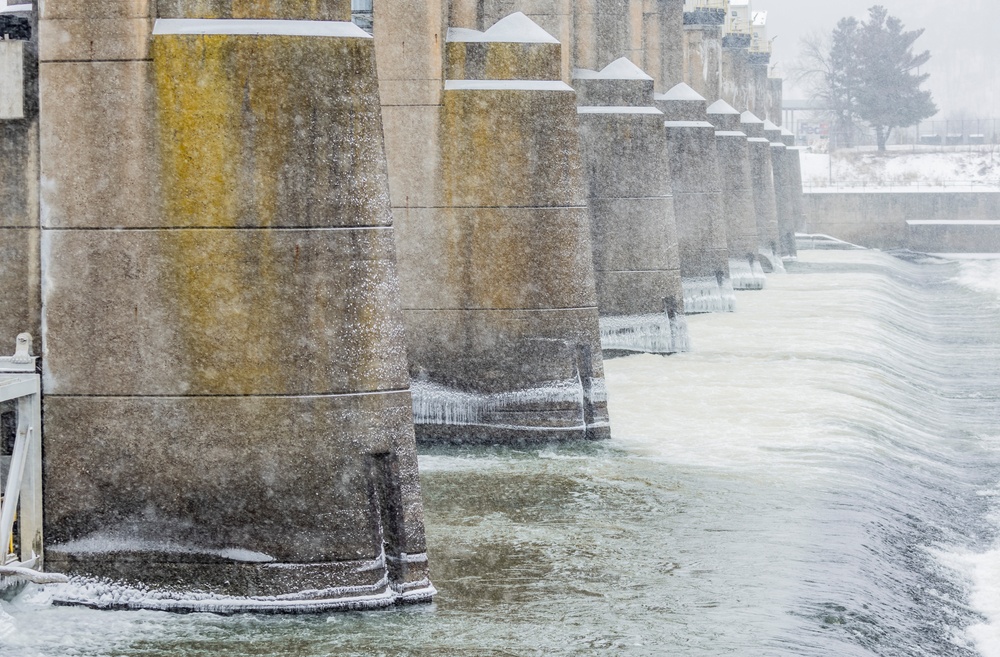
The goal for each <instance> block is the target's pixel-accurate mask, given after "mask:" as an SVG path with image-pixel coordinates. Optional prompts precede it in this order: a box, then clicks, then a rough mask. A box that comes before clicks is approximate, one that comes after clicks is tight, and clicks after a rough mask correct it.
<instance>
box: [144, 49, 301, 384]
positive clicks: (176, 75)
mask: <svg viewBox="0 0 1000 657" xmlns="http://www.w3.org/2000/svg"><path fill="white" fill-rule="evenodd" d="M268 41H270V39H268V38H263V39H262V38H261V37H255V38H249V39H248V38H233V37H232V36H224V35H204V36H190V35H185V36H180V35H164V36H158V37H156V38H155V39H154V45H153V57H154V70H155V73H156V75H155V78H156V90H157V101H158V118H159V124H160V136H161V148H162V153H163V167H162V172H163V173H162V175H163V181H162V183H163V190H164V197H165V202H164V209H165V212H166V216H165V218H166V220H167V221H168V222H169V224H170V225H172V226H177V227H183V228H191V229H190V230H184V229H182V230H171V231H164V235H163V237H162V246H163V254H164V256H165V258H166V259H167V261H168V262H169V263H170V265H172V271H173V276H170V277H168V279H167V280H165V281H164V285H167V286H169V287H170V289H169V292H168V294H169V295H170V296H172V297H173V298H176V299H177V303H178V308H177V311H178V317H177V322H178V326H179V329H180V331H181V333H182V335H183V338H184V340H185V342H186V345H187V352H186V353H187V357H188V362H187V363H186V365H187V368H188V376H189V377H190V389H191V392H193V393H206V392H216V393H220V392H221V393H224V394H251V393H262V392H263V393H266V392H282V391H284V387H285V383H286V382H285V381H284V374H285V373H286V372H287V368H282V367H275V363H276V362H277V359H280V358H281V356H282V348H283V344H284V343H285V338H284V335H283V331H282V325H281V324H282V319H283V318H281V317H279V316H277V314H276V313H275V312H273V311H274V310H275V305H276V302H277V299H276V297H277V295H278V294H279V289H280V284H281V283H282V281H281V276H280V274H279V272H277V271H275V262H276V260H277V259H278V258H279V255H278V254H276V253H274V252H273V250H274V246H273V244H272V240H273V236H272V235H271V234H270V231H266V230H265V231H256V230H254V231H243V230H231V229H233V228H236V227H237V226H239V225H241V224H243V225H245V224H246V223H247V221H246V220H247V218H248V217H247V216H245V215H246V214H249V215H250V218H253V219H256V220H257V221H260V222H261V223H259V224H257V225H259V226H262V227H263V226H267V225H269V223H270V221H271V220H272V219H273V217H274V215H275V206H274V204H275V194H274V190H273V189H270V188H268V187H267V186H265V185H260V186H258V185H256V184H255V185H254V187H255V188H256V189H254V192H255V193H254V194H252V198H243V199H241V198H239V196H240V194H239V192H240V191H241V188H245V185H241V184H240V182H241V178H243V177H245V176H246V175H247V172H246V171H245V170H244V169H245V167H247V165H249V166H250V167H251V168H253V174H252V175H253V176H254V177H255V179H256V180H257V181H258V182H259V181H260V180H263V179H265V178H268V177H270V178H272V179H273V178H275V177H276V175H275V174H276V172H275V171H274V169H275V167H276V166H280V161H281V160H282V158H281V156H280V155H279V154H274V156H271V157H269V155H272V154H271V153H264V157H258V155H259V153H258V152H257V151H258V150H259V149H257V148H255V137H258V136H259V135H254V134H253V131H252V130H251V131H249V133H248V128H249V127H250V126H248V123H258V124H262V125H265V126H266V125H268V116H267V111H269V110H270V111H273V108H275V107H277V106H278V105H280V103H281V98H282V97H284V95H285V94H286V92H287V87H285V88H283V87H281V86H272V87H271V88H268V89H266V90H265V89H259V91H258V92H257V95H261V96H264V95H269V96H271V97H272V98H271V99H270V100H268V101H266V102H265V105H266V106H267V107H265V108H264V111H265V113H264V114H263V115H260V116H255V115H254V114H253V112H252V111H250V112H247V111H246V104H247V101H246V95H247V93H248V90H249V89H250V88H251V87H252V85H251V83H250V81H251V80H255V77H256V76H255V69H257V68H258V66H265V67H266V66H268V65H273V64H275V63H276V62H273V61H268V60H269V58H268V57H266V56H264V57H261V58H260V59H257V57H256V56H259V55H261V54H262V53H267V52H268V51H269V44H268ZM255 81H256V80H255ZM264 86H267V85H266V84H265V85H264ZM249 104H250V105H251V107H252V106H253V102H252V101H250V103H249ZM248 134H250V135H251V137H250V139H249V140H247V139H246V136H247V135H248ZM284 137H285V139H279V136H278V135H274V134H268V135H266V138H268V139H270V140H274V141H278V142H280V143H281V144H284V143H286V142H287V141H289V136H287V135H285V136H284ZM247 210H250V212H247ZM204 229H230V230H204ZM286 282H287V281H286Z"/></svg>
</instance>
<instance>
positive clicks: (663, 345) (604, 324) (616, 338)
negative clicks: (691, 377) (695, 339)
mask: <svg viewBox="0 0 1000 657" xmlns="http://www.w3.org/2000/svg"><path fill="white" fill-rule="evenodd" d="M601 348H602V349H604V350H605V351H634V352H640V353H652V354H673V353H677V352H682V351H689V350H690V349H691V346H690V342H689V339H688V330H687V320H685V319H684V316H683V315H673V316H670V315H668V314H667V313H661V314H655V315H652V314H651V315H624V316H622V315H619V316H614V317H602V318H601Z"/></svg>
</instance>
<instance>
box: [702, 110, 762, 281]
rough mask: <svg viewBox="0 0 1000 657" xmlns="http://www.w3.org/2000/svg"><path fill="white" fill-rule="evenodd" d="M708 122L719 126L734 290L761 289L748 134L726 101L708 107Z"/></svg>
mask: <svg viewBox="0 0 1000 657" xmlns="http://www.w3.org/2000/svg"><path fill="white" fill-rule="evenodd" d="M708 119H709V121H710V122H711V123H712V124H713V125H714V126H715V127H716V132H715V142H716V146H717V147H718V156H719V177H720V179H721V182H722V212H723V214H724V215H725V217H726V224H727V225H726V236H727V242H728V245H729V275H730V277H731V278H732V281H733V288H734V289H736V290H762V289H764V284H765V282H766V280H765V276H764V270H763V268H762V267H761V263H760V261H759V259H758V257H757V246H758V243H759V241H760V240H759V238H758V235H757V216H756V211H755V209H754V191H753V181H752V179H751V174H750V145H749V142H748V141H747V135H746V133H744V132H742V131H741V130H740V128H741V127H742V125H741V123H740V113H739V112H738V111H736V110H735V109H733V107H732V106H731V105H729V104H728V103H726V102H725V101H724V100H720V101H718V102H716V103H713V104H712V105H710V106H709V108H708Z"/></svg>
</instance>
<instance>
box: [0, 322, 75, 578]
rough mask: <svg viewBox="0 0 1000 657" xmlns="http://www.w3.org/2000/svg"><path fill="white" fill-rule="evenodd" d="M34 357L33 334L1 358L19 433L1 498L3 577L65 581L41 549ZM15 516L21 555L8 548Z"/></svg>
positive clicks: (3, 390) (2, 381) (0, 397)
mask: <svg viewBox="0 0 1000 657" xmlns="http://www.w3.org/2000/svg"><path fill="white" fill-rule="evenodd" d="M36 360H37V359H36V358H35V357H34V356H32V355H31V336H30V335H29V334H27V333H22V334H21V335H19V336H17V349H16V350H15V352H14V355H13V356H9V357H3V358H0V402H7V401H16V402H17V433H16V435H15V439H14V450H13V453H12V455H11V459H10V467H9V469H8V472H7V485H6V487H5V489H4V495H3V499H2V500H0V577H18V578H21V579H25V580H30V581H33V582H37V583H43V584H48V583H53V582H59V581H65V579H66V578H64V577H63V576H61V575H44V574H42V573H41V572H40V571H41V570H42V568H43V567H44V550H43V547H42V441H41V427H42V400H41V397H42V394H41V392H42V391H41V377H39V375H38V373H37V372H36V371H35V362H36ZM18 509H20V514H18ZM15 516H17V523H18V532H17V533H18V539H19V540H18V544H19V548H20V549H19V554H15V553H12V552H10V550H9V548H8V546H9V545H10V543H11V539H12V537H13V532H14V519H15Z"/></svg>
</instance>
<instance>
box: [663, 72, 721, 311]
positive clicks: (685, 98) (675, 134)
mask: <svg viewBox="0 0 1000 657" xmlns="http://www.w3.org/2000/svg"><path fill="white" fill-rule="evenodd" d="M654 100H655V102H656V106H657V108H658V109H660V110H661V111H662V112H663V113H664V115H665V116H666V118H667V121H666V122H665V127H666V133H667V154H668V158H669V163H670V179H671V181H672V182H673V188H674V211H675V215H676V220H677V242H678V248H679V253H680V269H681V279H682V287H683V290H684V310H685V312H686V313H688V314H691V313H705V312H732V311H733V310H735V304H736V297H735V294H734V292H733V283H732V279H731V278H730V273H729V245H728V237H727V227H726V218H725V216H724V214H723V209H722V208H723V206H722V183H721V180H720V178H719V162H718V152H717V148H716V143H715V132H716V131H715V126H713V125H712V124H711V123H709V122H708V121H707V120H706V119H707V118H708V117H707V114H706V113H705V110H706V104H705V99H704V98H702V97H701V96H700V95H699V94H697V93H696V92H695V91H694V90H693V89H691V88H690V87H689V86H687V85H686V84H683V83H681V84H679V85H677V86H675V87H674V88H673V89H671V90H670V91H669V92H667V93H666V94H657V95H656V96H654Z"/></svg>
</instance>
